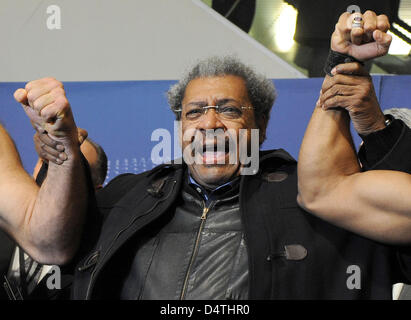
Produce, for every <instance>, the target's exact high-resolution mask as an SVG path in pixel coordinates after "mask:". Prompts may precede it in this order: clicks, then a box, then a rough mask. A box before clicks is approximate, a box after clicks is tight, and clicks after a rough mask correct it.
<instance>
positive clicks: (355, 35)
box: [348, 12, 364, 45]
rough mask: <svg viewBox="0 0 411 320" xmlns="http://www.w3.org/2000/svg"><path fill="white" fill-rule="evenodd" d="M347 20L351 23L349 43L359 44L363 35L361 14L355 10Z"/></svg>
mask: <svg viewBox="0 0 411 320" xmlns="http://www.w3.org/2000/svg"><path fill="white" fill-rule="evenodd" d="M348 21H350V23H351V43H353V44H355V45H360V44H361V43H362V38H363V35H364V29H363V18H362V14H361V13H359V12H355V13H353V14H352V15H351V17H350V19H349V20H348Z"/></svg>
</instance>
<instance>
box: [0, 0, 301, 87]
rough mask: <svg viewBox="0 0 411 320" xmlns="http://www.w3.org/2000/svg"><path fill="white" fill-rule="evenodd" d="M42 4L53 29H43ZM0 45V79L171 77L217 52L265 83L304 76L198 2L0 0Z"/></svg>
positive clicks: (44, 25)
mask: <svg viewBox="0 0 411 320" xmlns="http://www.w3.org/2000/svg"><path fill="white" fill-rule="evenodd" d="M50 5H58V6H59V7H60V8H61V29H59V30H49V29H48V28H47V24H46V21H47V18H48V14H47V7H48V6H50ZM0 40H1V46H2V50H0V70H1V72H0V81H27V80H32V79H36V78H39V77H44V76H53V77H55V78H57V79H59V80H62V81H103V80H168V79H178V78H179V77H180V75H181V73H182V72H183V70H185V69H187V68H188V67H189V66H190V65H191V64H192V63H193V62H195V61H196V60H198V59H199V58H203V57H207V56H209V55H221V54H235V55H237V56H239V57H240V58H241V59H242V60H243V61H244V62H246V63H248V64H251V65H253V66H254V67H255V68H256V69H257V70H258V71H260V72H263V73H265V74H266V76H268V77H270V78H297V77H304V75H303V74H301V73H300V72H298V71H297V70H295V69H294V68H292V67H291V66H289V65H288V64H287V63H285V62H284V61H283V60H281V59H280V58H278V57H277V56H276V55H275V54H274V53H272V52H271V51H269V50H268V49H266V48H265V47H263V46H262V45H260V44H259V43H258V42H256V41H255V40H253V39H252V38H251V37H249V36H248V35H247V34H246V33H244V32H243V31H241V30H240V29H239V28H237V27H236V26H234V25H233V24H231V23H230V22H228V21H227V20H226V19H224V18H223V17H221V16H220V15H218V14H217V13H215V12H214V11H213V10H212V9H210V8H209V7H207V6H206V5H204V4H203V3H202V2H201V1H199V0H150V1H148V0H138V1H137V0H123V1H120V0H117V1H114V0H87V1H84V0H70V1H67V0H65V1H64V0H54V1H50V0H43V1H41V0H30V1H27V0H2V1H1V2H0Z"/></svg>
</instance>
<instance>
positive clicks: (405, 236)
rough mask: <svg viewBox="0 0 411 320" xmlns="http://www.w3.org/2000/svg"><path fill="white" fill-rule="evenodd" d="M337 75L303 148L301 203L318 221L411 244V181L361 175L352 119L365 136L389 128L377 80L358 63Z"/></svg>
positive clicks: (326, 87) (329, 81)
mask: <svg viewBox="0 0 411 320" xmlns="http://www.w3.org/2000/svg"><path fill="white" fill-rule="evenodd" d="M337 29H338V25H337ZM373 35H374V37H375V38H377V39H375V40H376V42H377V44H378V42H379V41H382V42H383V43H380V44H379V45H378V46H376V47H375V48H381V47H385V48H387V47H386V45H385V44H386V43H388V44H389V41H390V39H388V38H386V37H385V34H379V32H377V33H375V32H374V33H373ZM333 37H335V35H333ZM367 45H368V46H369V44H367ZM357 49H358V48H357ZM387 50H388V48H387ZM379 53H380V52H378V55H380V54H379ZM375 56H377V54H375ZM334 73H335V74H336V75H334V76H333V77H329V76H327V77H326V79H325V81H324V84H323V88H322V93H321V96H320V99H319V101H318V102H317V105H316V107H315V110H314V113H313V115H312V118H311V120H310V123H309V125H308V128H307V131H306V133H305V136H304V140H303V143H302V146H301V150H300V156H299V164H298V174H299V196H298V202H299V204H300V205H301V206H302V207H304V208H305V209H306V210H307V211H309V212H311V213H313V214H315V215H316V216H318V217H320V218H322V219H325V220H327V221H329V222H331V223H333V224H336V225H338V226H340V227H343V228H346V229H348V230H350V231H353V232H355V233H358V234H360V235H363V236H365V237H368V238H371V239H374V240H377V241H381V242H386V243H396V244H400V243H409V242H411V176H410V175H408V174H405V173H401V172H394V171H369V172H363V173H361V172H360V166H359V164H358V161H357V157H356V152H355V148H354V146H353V142H352V137H351V133H350V130H349V120H350V117H351V118H352V120H353V122H354V127H355V128H356V130H357V131H358V132H361V133H362V134H367V131H368V132H374V131H375V130H380V129H383V128H384V120H383V118H381V111H380V108H379V105H378V101H377V98H376V96H375V92H374V89H373V86H372V82H371V79H370V77H369V75H368V73H367V72H366V71H365V70H364V69H363V68H362V67H361V66H360V65H359V64H357V63H351V64H344V65H340V66H338V67H337V69H336V70H334ZM342 108H344V109H342ZM326 109H328V110H326Z"/></svg>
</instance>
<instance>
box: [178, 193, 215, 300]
mask: <svg viewBox="0 0 411 320" xmlns="http://www.w3.org/2000/svg"><path fill="white" fill-rule="evenodd" d="M216 202H218V200H217V201H212V202H211V203H210V205H209V206H208V207H207V206H206V204H205V202H204V200H203V214H202V215H201V223H200V227H199V228H198V230H197V237H196V241H195V243H194V248H193V252H192V254H191V258H190V263H189V264H188V268H187V272H186V276H185V278H184V284H183V289H182V290H181V295H180V300H183V299H184V298H185V295H186V291H187V285H188V278H189V277H190V272H191V268H192V266H193V263H194V260H195V258H196V256H197V252H198V247H199V244H200V238H201V232H202V231H203V228H204V224H205V222H206V220H207V213H208V212H209V211H210V209H211V208H212V207H213V206H214V204H215V203H216Z"/></svg>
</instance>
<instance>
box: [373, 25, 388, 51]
mask: <svg viewBox="0 0 411 320" xmlns="http://www.w3.org/2000/svg"><path fill="white" fill-rule="evenodd" d="M372 36H373V38H374V40H375V42H376V43H377V44H378V45H379V46H380V47H382V48H383V49H384V51H386V52H388V49H389V48H390V45H391V41H392V37H391V36H390V35H389V34H388V33H384V32H382V31H380V30H375V31H374V32H373V34H372Z"/></svg>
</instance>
